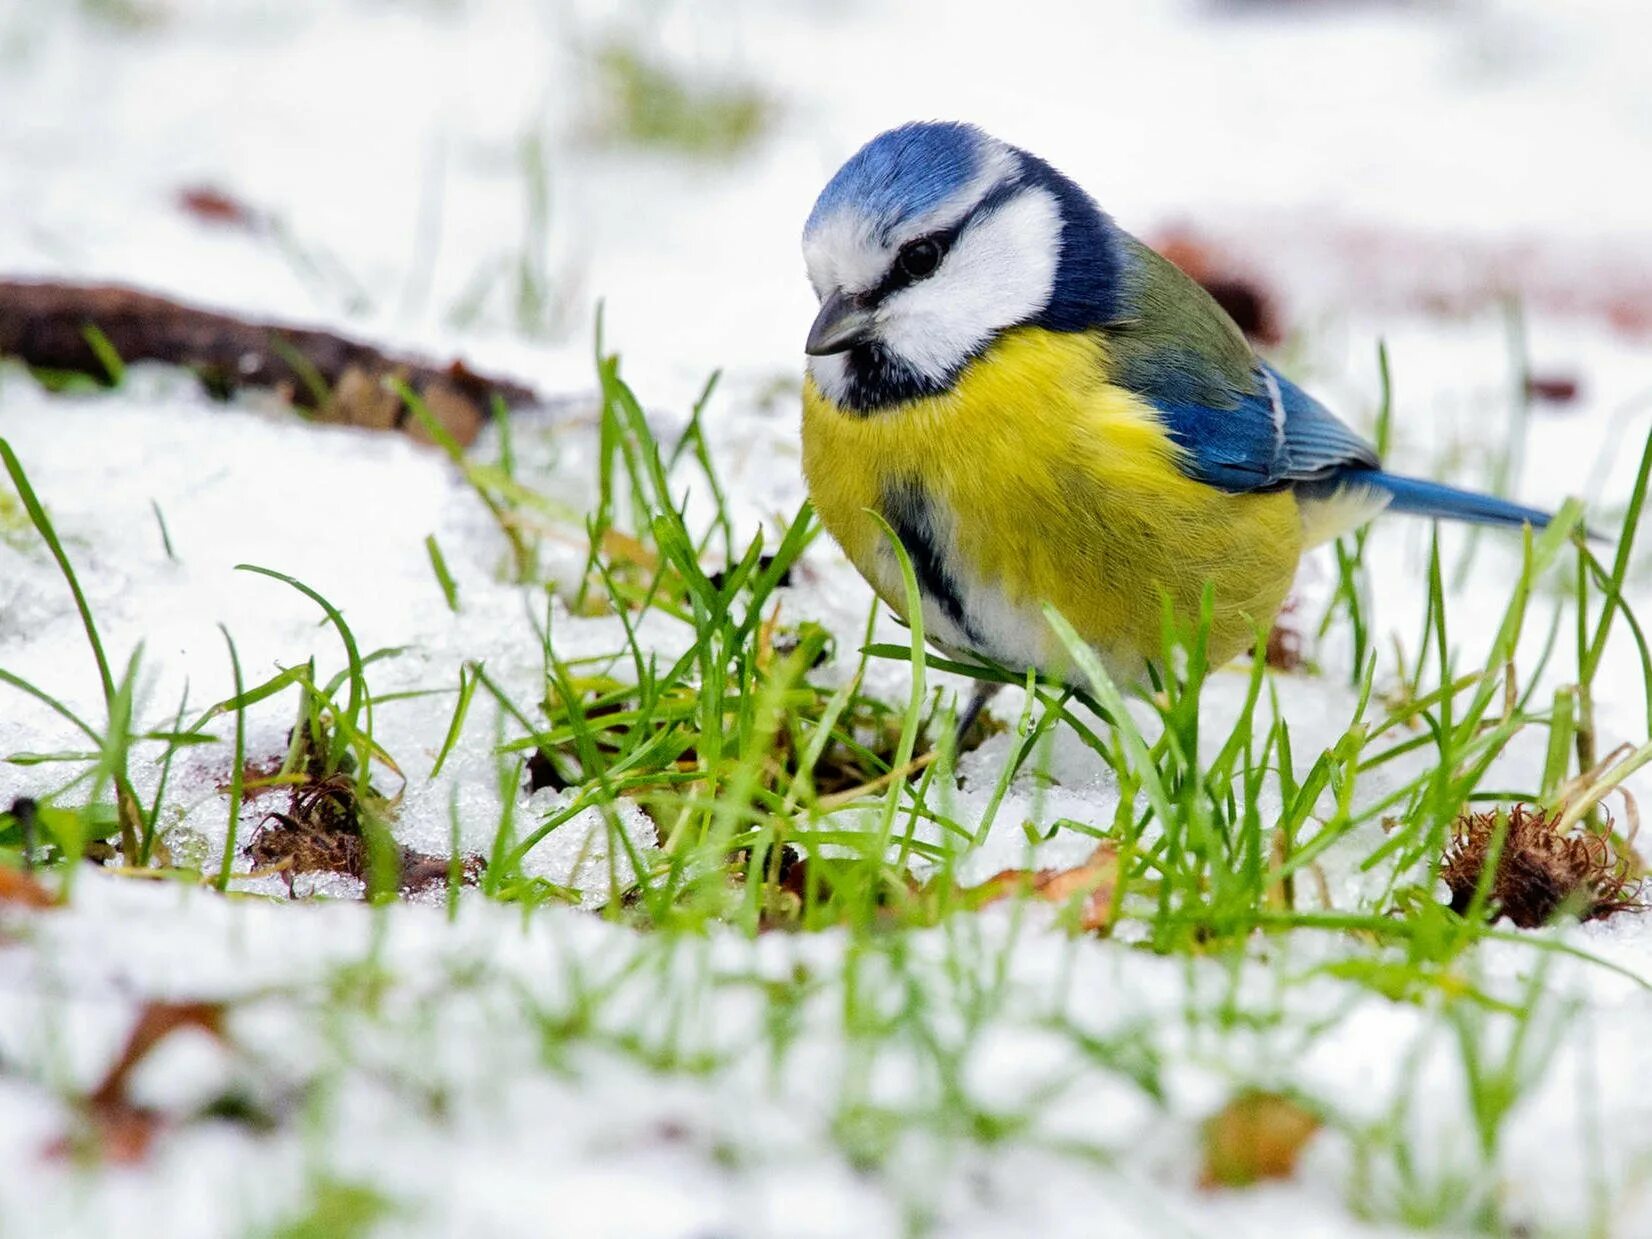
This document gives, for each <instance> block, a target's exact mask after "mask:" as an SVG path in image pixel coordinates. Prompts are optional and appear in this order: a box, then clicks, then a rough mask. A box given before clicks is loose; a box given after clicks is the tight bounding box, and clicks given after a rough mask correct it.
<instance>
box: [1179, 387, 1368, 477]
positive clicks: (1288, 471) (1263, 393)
mask: <svg viewBox="0 0 1652 1239" xmlns="http://www.w3.org/2000/svg"><path fill="white" fill-rule="evenodd" d="M1252 378H1253V380H1254V385H1253V387H1252V389H1251V390H1249V391H1243V392H1236V393H1234V399H1235V403H1234V404H1233V405H1232V406H1231V407H1229V408H1218V407H1213V406H1212V405H1210V404H1206V403H1203V402H1201V401H1195V400H1174V399H1171V400H1166V399H1162V398H1161V399H1153V397H1152V395H1151V394H1149V399H1153V404H1154V407H1155V408H1157V409H1158V410H1159V412H1160V413H1161V414H1163V416H1164V420H1165V427H1166V429H1168V430H1169V431H1170V435H1171V438H1173V439H1174V440H1175V441H1176V443H1177V445H1178V446H1179V447H1181V448H1182V449H1183V451H1182V458H1181V466H1182V470H1183V472H1185V473H1186V474H1187V475H1188V476H1189V477H1192V478H1195V479H1197V480H1198V481H1201V482H1204V483H1205V484H1207V485H1209V486H1217V487H1220V488H1221V489H1222V490H1227V491H1251V490H1277V489H1279V488H1281V487H1285V486H1291V485H1295V484H1297V483H1300V482H1320V481H1324V480H1326V479H1329V478H1331V477H1333V476H1335V475H1337V474H1339V473H1341V472H1342V471H1344V470H1346V469H1376V468H1379V467H1380V465H1381V462H1380V461H1379V460H1378V459H1377V452H1376V449H1375V448H1373V447H1372V446H1371V445H1370V444H1369V443H1367V442H1366V441H1365V440H1364V439H1362V438H1360V436H1359V435H1357V434H1355V433H1354V432H1353V431H1352V430H1350V429H1349V428H1348V427H1347V426H1345V425H1344V424H1343V423H1342V422H1340V421H1338V420H1337V418H1336V417H1335V416H1334V415H1333V414H1332V413H1331V412H1330V410H1328V409H1326V407H1325V406H1324V405H1322V404H1320V403H1319V401H1317V400H1315V399H1314V398H1313V397H1312V396H1310V395H1308V393H1307V392H1305V391H1303V390H1302V389H1301V388H1300V387H1298V386H1297V385H1296V384H1295V383H1293V382H1291V381H1290V380H1289V379H1287V378H1286V377H1285V376H1284V375H1282V374H1280V373H1279V372H1278V371H1277V370H1275V369H1274V368H1273V367H1272V366H1270V365H1268V364H1267V363H1265V362H1258V363H1257V366H1256V369H1255V370H1254V371H1253V372H1252Z"/></svg>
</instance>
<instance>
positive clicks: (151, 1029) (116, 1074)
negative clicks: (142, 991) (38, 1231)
mask: <svg viewBox="0 0 1652 1239" xmlns="http://www.w3.org/2000/svg"><path fill="white" fill-rule="evenodd" d="M181 1028H198V1029H200V1030H201V1031H203V1032H205V1033H207V1034H208V1035H210V1036H212V1037H215V1038H217V1039H219V1040H222V1039H223V1036H224V1008H223V1005H222V1004H221V1003H214V1002H151V1003H149V1004H148V1005H146V1006H145V1007H144V1008H143V1010H142V1011H141V1012H140V1013H139V1014H138V1022H137V1023H136V1024H134V1025H133V1026H132V1031H131V1033H130V1034H128V1035H127V1038H126V1045H125V1047H124V1048H123V1049H122V1050H121V1053H120V1057H119V1058H117V1059H116V1060H115V1062H114V1064H113V1065H112V1066H111V1067H110V1068H109V1070H108V1071H107V1072H106V1073H105V1074H104V1077H103V1080H102V1082H101V1083H100V1084H99V1085H98V1086H97V1088H96V1089H94V1090H93V1091H92V1092H91V1093H89V1094H88V1095H87V1096H86V1097H84V1098H82V1099H81V1102H80V1119H81V1122H80V1126H79V1130H77V1131H76V1132H73V1133H71V1134H69V1135H66V1136H63V1137H61V1138H60V1139H58V1140H55V1141H53V1142H52V1143H51V1144H50V1145H48V1146H47V1148H46V1156H47V1157H48V1158H52V1159H60V1158H66V1157H71V1156H93V1157H97V1158H99V1159H101V1160H103V1161H108V1162H114V1163H116V1164H118V1165H128V1166H129V1165H136V1164H138V1163H140V1162H142V1161H144V1160H145V1159H146V1158H147V1157H148V1155H149V1150H150V1147H151V1146H152V1145H153V1144H154V1142H155V1137H156V1136H157V1135H159V1134H160V1132H161V1129H162V1128H163V1127H164V1126H166V1123H167V1119H166V1116H165V1115H163V1114H161V1113H160V1112H158V1111H156V1110H152V1109H149V1108H147V1107H145V1106H140V1105H138V1104H137V1103H136V1102H135V1101H133V1100H132V1098H131V1096H130V1093H129V1089H130V1085H131V1081H132V1074H133V1072H135V1071H136V1070H137V1068H138V1065H139V1064H140V1063H142V1062H143V1060H144V1059H145V1058H147V1057H148V1056H149V1054H150V1052H151V1051H152V1050H154V1048H155V1047H156V1046H157V1045H159V1044H160V1043H161V1042H162V1041H164V1040H165V1039H166V1038H167V1037H169V1036H171V1035H172V1034H173V1033H174V1032H177V1031H178V1030H179V1029H181Z"/></svg>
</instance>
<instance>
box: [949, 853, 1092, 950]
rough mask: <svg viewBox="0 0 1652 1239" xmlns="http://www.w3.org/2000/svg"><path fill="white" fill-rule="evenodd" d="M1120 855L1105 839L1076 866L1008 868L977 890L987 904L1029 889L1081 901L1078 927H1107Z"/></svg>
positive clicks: (1053, 899)
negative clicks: (1064, 867) (1036, 868)
mask: <svg viewBox="0 0 1652 1239" xmlns="http://www.w3.org/2000/svg"><path fill="white" fill-rule="evenodd" d="M1118 874H1119V855H1118V849H1117V848H1116V847H1114V846H1113V845H1112V844H1111V843H1103V844H1102V845H1101V846H1100V847H1098V848H1097V849H1096V850H1095V851H1094V852H1092V853H1091V854H1090V858H1089V859H1088V860H1086V861H1085V862H1084V863H1083V864H1082V865H1078V866H1076V867H1074V868H1072V869H1039V870H1036V871H1035V870H1027V869H1005V870H1003V871H1002V872H1000V873H995V874H993V875H992V877H990V878H988V879H987V880H986V881H985V882H983V883H981V885H980V886H977V887H975V888H973V893H974V894H976V895H977V896H980V897H981V898H980V904H979V905H978V906H981V907H985V906H986V905H987V904H989V903H996V902H997V901H998V900H1000V899H1007V898H1008V897H1009V896H1011V895H1014V894H1015V893H1017V892H1018V891H1026V892H1027V893H1028V894H1030V895H1032V896H1033V897H1034V898H1036V899H1041V900H1043V901H1044V902H1046V903H1056V904H1063V905H1066V904H1071V903H1074V902H1077V903H1078V909H1079V916H1078V927H1079V928H1080V929H1083V930H1086V931H1094V930H1103V929H1106V928H1107V927H1108V926H1110V925H1111V924H1112V923H1113V904H1114V894H1115V892H1116V891H1117V889H1118Z"/></svg>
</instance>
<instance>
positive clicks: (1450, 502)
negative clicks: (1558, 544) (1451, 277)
mask: <svg viewBox="0 0 1652 1239" xmlns="http://www.w3.org/2000/svg"><path fill="white" fill-rule="evenodd" d="M1256 374H1257V381H1258V383H1259V385H1260V387H1261V391H1260V392H1251V393H1247V394H1246V395H1244V396H1243V397H1242V398H1241V399H1240V400H1239V402H1238V404H1237V405H1235V406H1234V407H1233V408H1231V409H1218V408H1212V407H1210V406H1209V405H1205V404H1199V403H1194V402H1175V401H1164V402H1159V401H1155V402H1154V404H1155V407H1156V408H1158V409H1159V411H1160V412H1161V413H1163V414H1164V418H1165V424H1166V426H1167V427H1168V428H1169V430H1170V433H1171V436H1172V437H1173V438H1174V439H1175V440H1176V442H1177V443H1178V444H1179V445H1180V446H1181V447H1182V448H1183V449H1184V452H1183V456H1182V460H1181V466H1182V469H1183V471H1184V472H1185V473H1187V474H1188V476H1189V477H1193V478H1196V479H1198V480H1199V481H1201V482H1204V483H1206V484H1207V485H1210V486H1217V487H1220V488H1221V489H1223V490H1226V491H1234V492H1242V491H1258V490H1277V489H1280V488H1282V487H1287V486H1289V487H1295V488H1297V489H1298V490H1299V492H1300V494H1301V497H1302V498H1303V499H1304V500H1322V499H1328V498H1330V497H1332V496H1334V495H1335V494H1337V493H1338V492H1339V491H1340V490H1342V489H1343V488H1344V487H1346V486H1348V485H1350V484H1351V485H1353V486H1355V487H1356V488H1359V489H1363V490H1367V491H1372V492H1375V494H1376V495H1377V496H1379V499H1378V505H1377V506H1378V507H1379V508H1380V507H1383V506H1386V507H1387V508H1388V510H1389V511H1391V512H1409V513H1412V514H1413V515H1416V516H1427V517H1431V518H1434V519H1444V520H1459V521H1469V522H1472V523H1474V524H1480V525H1502V526H1506V527H1511V528H1518V527H1519V526H1521V525H1531V526H1532V527H1533V528H1536V529H1542V528H1543V527H1544V526H1545V525H1547V524H1548V523H1549V520H1550V516H1549V514H1548V513H1547V512H1541V511H1539V510H1537V509H1536V508H1528V507H1524V506H1522V505H1520V504H1517V503H1510V502H1509V501H1508V500H1506V499H1498V498H1496V497H1495V496H1492V495H1481V494H1476V493H1475V492H1473V491H1466V490H1459V489H1458V488H1457V487H1455V486H1447V485H1445V484H1444V483H1441V482H1429V481H1424V480H1423V479H1421V478H1408V477H1401V476H1399V475H1397V474H1393V473H1386V472H1384V471H1383V469H1382V462H1381V461H1380V460H1379V459H1378V458H1377V452H1376V449H1375V448H1373V447H1372V446H1371V445H1370V444H1369V443H1367V442H1366V441H1365V440H1364V439H1362V438H1360V437H1359V435H1357V434H1355V433H1354V432H1353V431H1352V430H1350V429H1349V428H1348V427H1347V426H1345V425H1343V423H1342V422H1340V421H1338V420H1337V418H1336V416H1335V415H1334V414H1332V413H1331V412H1330V410H1328V409H1327V408H1326V407H1325V406H1324V405H1322V404H1320V403H1319V401H1317V400H1315V399H1314V398H1313V397H1312V396H1310V395H1308V393H1307V392H1305V391H1303V390H1302V389H1301V388H1300V387H1298V386H1297V385H1296V384H1295V383H1293V382H1291V381H1290V380H1289V379H1287V378H1286V377H1285V376H1284V375H1282V374H1280V373H1279V372H1278V371H1277V370H1275V369H1274V368H1273V367H1272V366H1270V365H1268V364H1267V363H1266V362H1259V363H1258V364H1257V369H1256Z"/></svg>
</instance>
